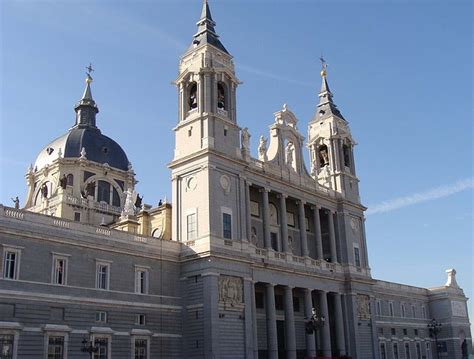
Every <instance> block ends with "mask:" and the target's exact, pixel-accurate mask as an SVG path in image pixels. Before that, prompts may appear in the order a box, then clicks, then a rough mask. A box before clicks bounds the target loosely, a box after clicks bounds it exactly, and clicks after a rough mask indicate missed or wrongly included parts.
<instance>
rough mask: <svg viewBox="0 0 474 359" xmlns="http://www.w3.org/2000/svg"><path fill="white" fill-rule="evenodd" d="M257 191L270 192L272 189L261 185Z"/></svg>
mask: <svg viewBox="0 0 474 359" xmlns="http://www.w3.org/2000/svg"><path fill="white" fill-rule="evenodd" d="M258 191H259V192H262V193H263V192H267V193H269V192H271V191H272V190H271V189H270V188H268V187H262V188H260V189H259V190H258Z"/></svg>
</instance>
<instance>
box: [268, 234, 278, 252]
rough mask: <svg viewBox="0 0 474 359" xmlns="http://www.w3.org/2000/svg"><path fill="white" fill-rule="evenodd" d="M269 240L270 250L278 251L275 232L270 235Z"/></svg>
mask: <svg viewBox="0 0 474 359" xmlns="http://www.w3.org/2000/svg"><path fill="white" fill-rule="evenodd" d="M270 238H271V240H272V248H273V250H275V251H278V234H276V233H275V232H271V233H270Z"/></svg>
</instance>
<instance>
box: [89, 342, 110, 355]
mask: <svg viewBox="0 0 474 359" xmlns="http://www.w3.org/2000/svg"><path fill="white" fill-rule="evenodd" d="M94 346H95V347H96V348H97V352H95V353H94V356H93V359H108V357H109V340H108V339H107V338H95V339H94Z"/></svg>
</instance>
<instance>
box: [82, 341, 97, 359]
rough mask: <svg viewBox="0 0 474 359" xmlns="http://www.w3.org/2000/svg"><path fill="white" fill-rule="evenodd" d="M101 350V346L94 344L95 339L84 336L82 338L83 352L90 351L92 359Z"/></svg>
mask: <svg viewBox="0 0 474 359" xmlns="http://www.w3.org/2000/svg"><path fill="white" fill-rule="evenodd" d="M98 351H99V346H98V345H94V343H93V341H92V340H91V341H89V340H87V338H85V337H84V339H82V348H81V352H83V353H89V354H90V356H91V359H92V358H93V357H94V353H97V352H98Z"/></svg>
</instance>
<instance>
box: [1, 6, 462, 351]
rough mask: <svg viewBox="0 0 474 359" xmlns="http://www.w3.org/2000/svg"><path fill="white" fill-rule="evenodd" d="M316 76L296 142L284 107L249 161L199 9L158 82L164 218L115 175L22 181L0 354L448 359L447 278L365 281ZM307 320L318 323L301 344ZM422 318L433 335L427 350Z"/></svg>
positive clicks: (63, 163)
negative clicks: (184, 46)
mask: <svg viewBox="0 0 474 359" xmlns="http://www.w3.org/2000/svg"><path fill="white" fill-rule="evenodd" d="M321 75H322V85H321V91H320V94H319V104H318V105H317V108H316V112H315V114H314V116H313V118H312V119H310V121H309V123H308V136H307V137H308V141H307V143H304V137H303V135H302V134H301V133H300V131H299V128H298V124H299V121H298V119H297V118H296V116H295V115H294V114H293V112H292V111H291V110H290V109H289V108H288V106H286V105H284V106H283V107H282V109H281V110H279V111H277V112H276V113H275V119H274V122H273V123H272V124H271V126H270V133H269V137H268V138H269V140H268V141H267V140H266V138H265V136H262V137H260V145H259V148H258V158H253V157H252V156H251V155H250V153H251V151H250V148H249V138H250V133H249V130H248V129H246V128H245V129H241V128H240V127H239V125H238V121H237V117H236V107H237V104H236V91H237V86H238V84H239V80H238V79H237V77H236V75H235V71H234V65H233V60H232V56H231V55H230V54H229V53H228V51H227V50H226V48H225V47H224V46H223V44H222V43H221V42H220V40H219V37H218V36H217V34H216V32H215V22H214V21H213V19H212V17H211V14H210V10H209V5H208V4H207V2H204V5H203V10H202V15H201V19H200V20H199V22H198V32H197V33H196V34H195V35H194V39H193V42H192V45H191V46H190V48H189V49H188V50H187V51H186V53H185V54H184V55H183V57H182V58H181V61H180V65H179V76H178V78H177V80H176V85H177V88H178V103H179V115H178V123H177V125H176V127H175V128H174V133H175V138H176V146H175V151H174V158H173V159H172V161H171V162H170V164H169V167H170V169H171V174H172V183H171V185H172V195H173V199H172V205H170V204H167V203H162V204H161V205H160V206H158V207H157V208H153V209H152V208H150V207H149V206H147V205H144V204H141V203H140V202H141V200H139V201H137V199H139V197H138V196H137V194H136V193H135V192H134V185H135V179H134V173H133V170H132V169H131V166H129V168H128V169H127V168H120V166H119V165H117V166H118V167H112V166H110V164H109V163H108V162H104V161H105V160H103V161H102V162H101V161H99V160H98V159H99V158H101V157H96V158H95V159H87V151H84V152H85V153H80V154H79V153H76V154H75V155H70V157H68V158H62V157H61V156H57V158H55V159H52V161H51V162H47V163H46V162H45V163H43V162H41V161H40V162H38V163H40V164H41V165H39V166H38V167H37V168H32V169H30V171H29V172H28V175H27V178H28V181H29V186H30V193H33V194H31V195H29V198H30V200H29V202H28V203H27V208H25V209H14V208H8V207H3V206H0V244H1V246H2V275H1V277H2V278H1V279H0V336H1V338H2V343H1V345H2V347H3V348H4V351H5V352H6V353H11V356H10V357H12V358H41V357H48V353H50V354H51V355H52V353H56V354H57V356H50V357H54V358H67V357H69V358H87V357H89V353H86V352H83V351H81V349H83V348H84V347H87V346H88V345H91V347H94V348H97V350H98V351H99V352H97V353H95V354H94V355H93V357H94V358H130V357H131V358H260V359H262V358H316V357H318V358H330V357H340V358H343V357H346V358H347V357H351V358H358V359H371V358H383V359H386V358H387V359H388V358H393V359H396V358H400V359H401V358H404V359H407V358H416V359H421V358H426V359H433V358H436V355H439V356H440V357H446V358H460V359H461V358H462V357H463V352H462V350H464V351H465V352H466V351H469V350H470V348H471V333H470V327H469V325H470V324H469V318H468V316H467V308H466V302H467V298H466V297H465V295H464V293H463V291H462V289H460V288H459V286H458V285H457V283H456V279H455V271H454V270H450V271H448V282H447V283H446V285H444V286H442V287H439V288H432V289H425V288H417V287H411V286H407V285H401V284H396V283H389V282H384V281H380V280H376V279H373V278H372V276H371V272H370V266H369V258H368V252H367V244H366V237H365V230H364V227H365V225H364V221H365V219H364V211H365V207H364V206H363V205H362V204H361V201H360V198H359V190H358V182H359V181H358V178H357V175H356V166H355V157H354V152H353V151H354V146H355V145H356V141H355V140H354V139H353V138H352V135H351V132H350V128H349V123H348V121H347V120H346V119H345V118H344V117H343V116H342V114H341V112H340V111H339V109H338V108H337V106H336V105H335V104H334V101H333V95H332V92H331V91H330V89H329V85H328V82H327V73H326V69H325V68H324V67H323V71H322V73H321ZM91 81H92V80H91V78H90V76H88V83H87V87H86V91H85V94H84V96H83V98H82V100H81V102H80V105H78V106H77V107H76V111H77V112H78V116H79V119H78V124H77V126H78V128H84V127H88V126H89V127H91V128H95V127H96V124H95V114H96V113H97V112H98V109H97V107H96V105H95V102H93V100H92V95H91V92H90V82H91ZM91 101H92V102H91ZM91 104H92V105H91ZM81 106H82V107H81ZM88 106H89V107H88ZM86 110H87V111H89V112H87V111H86ZM96 110H97V111H96ZM81 111H85V114H86V115H87V116H91V113H92V114H94V117H93V118H92V117H90V118H87V116H86V117H84V116H80V113H81ZM91 111H92V112H91ZM81 126H82V127H81ZM54 143H56V142H53V143H52V145H50V146H48V147H47V148H46V150H47V152H46V153H47V155H44V154H43V155H42V156H41V159H42V161H43V160H44V158H46V159H48V157H47V156H50V154H49V153H48V152H51V150H48V148H51V149H53V150H56V153H57V152H58V151H57V148H62V147H61V146H62V145H57V147H54V146H53V144H54ZM117 146H118V145H117ZM305 147H306V148H308V150H309V155H310V160H311V165H310V166H309V167H310V169H309V170H308V169H307V167H306V164H305V162H304V157H303V149H304V148H305ZM96 150H97V149H94V148H90V151H92V153H96ZM117 151H118V152H120V151H119V150H118V149H117ZM81 152H82V151H81ZM51 153H55V152H54V151H53V152H51ZM63 153H64V152H63ZM109 155H110V156H112V157H111V158H113V159H115V160H116V162H115V163H119V164H120V163H123V162H124V161H125V159H126V157H123V156H122V157H120V156H118V155H117V156H118V157H117V156H115V155H116V154H113V153H112V154H110V153H109ZM117 158H119V159H121V160H120V161H119V160H117ZM127 161H128V160H127ZM46 166H47V167H46ZM68 166H70V167H68ZM35 167H36V166H35ZM122 167H123V166H122ZM51 171H53V172H51ZM71 171H75V172H74V173H73V175H74V178H76V179H79V180H78V182H77V183H76V182H74V186H76V187H74V186H71V188H69V187H68V186H69V185H68V182H67V181H66V182H64V183H63V184H61V182H59V180H60V179H61V178H62V174H66V180H67V173H69V172H71ZM86 172H87V173H88V172H93V173H95V176H98V173H99V174H100V178H99V177H97V178H96V180H95V182H97V183H98V181H99V180H100V181H104V182H107V183H110V184H112V185H113V188H115V189H116V191H117V195H118V196H117V198H116V200H117V201H118V202H117V204H118V205H117V206H116V208H109V207H107V206H112V205H113V200H114V197H113V196H114V194H113V193H114V192H113V189H111V187H110V191H109V192H107V193H108V194H109V198H110V201H109V202H112V204H111V203H108V202H107V201H101V199H103V198H104V197H103V196H102V197H100V195H99V194H98V192H97V191H98V190H96V189H95V188H94V190H95V192H92V191H91V192H90V193H89V195H87V193H84V190H85V189H86V185H87V184H88V183H90V182H91V181H92V179H93V177H92V176H89V175H88V174H87V173H86ZM51 173H52V176H53V177H51V178H53V179H52V180H47V178H49V177H48V176H50V175H51ZM71 173H72V172H71ZM47 181H49V182H50V183H52V185H51V186H52V187H51V188H48V190H49V192H48V194H47V195H43V193H42V192H41V191H40V189H41V188H42V183H43V182H47ZM120 181H122V182H123V186H120V185H119V184H120V183H121V182H120ZM56 183H58V185H56ZM116 185H118V187H117V188H116ZM38 191H39V192H38ZM70 192H71V193H70ZM37 193H39V194H37ZM53 193H54V198H50V197H48V195H50V194H53ZM84 194H85V195H84ZM42 195H43V197H41V196H42ZM76 195H77V196H78V199H77V201H76V202H74V200H71V199H70V198H73V197H74V196H76ZM37 196H40V197H37ZM68 196H69V197H68ZM106 197H107V196H106ZM31 198H40V202H37V201H35V200H31ZM101 202H105V203H101ZM53 205H54V206H53ZM58 206H63V207H64V210H58V208H59V207H58ZM53 209H54V211H53ZM74 210H76V211H79V212H80V213H84V214H83V215H81V216H80V218H75V217H74V214H73V212H74ZM35 212H36V213H35ZM78 219H79V220H78ZM99 224H100V225H99ZM313 315H315V318H316V317H318V319H320V321H319V323H323V324H322V325H318V326H315V328H313V329H311V330H308V324H309V323H310V318H312V316H313ZM322 317H324V320H323V318H322ZM433 318H436V319H437V320H438V322H439V323H441V324H442V326H441V328H440V331H439V333H437V337H436V340H435V338H434V337H431V336H430V331H429V330H428V324H430V320H431V319H433ZM83 340H85V343H84V344H85V345H84V344H83V343H82V341H83ZM463 343H464V344H463ZM5 348H6V349H5ZM463 348H464V349H463Z"/></svg>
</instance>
